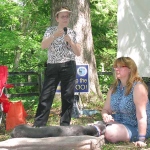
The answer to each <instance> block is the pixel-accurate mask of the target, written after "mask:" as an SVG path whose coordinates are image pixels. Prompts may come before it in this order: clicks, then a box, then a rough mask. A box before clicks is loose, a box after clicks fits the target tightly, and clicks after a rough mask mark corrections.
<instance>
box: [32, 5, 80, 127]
mask: <svg viewBox="0 0 150 150" xmlns="http://www.w3.org/2000/svg"><path fill="white" fill-rule="evenodd" d="M70 15H71V11H70V9H69V8H68V7H61V8H58V9H57V10H56V13H55V17H56V21H57V23H58V25H57V26H52V27H49V28H47V30H46V32H45V34H44V37H43V40H42V43H41V47H42V49H48V60H47V68H46V71H45V78H44V84H43V89H42V92H41V96H40V99H39V104H38V108H37V112H36V115H35V121H34V125H33V126H36V127H40V126H46V124H47V121H48V117H49V113H50V109H51V106H52V103H53V99H54V96H55V92H56V89H57V85H58V84H59V82H61V102H62V107H61V115H60V116H61V119H60V125H62V126H68V125H70V121H71V112H72V107H73V100H74V88H75V80H76V63H75V56H80V53H81V49H80V45H79V44H78V43H77V39H76V33H75V31H73V30H72V29H70V28H68V24H69V19H70Z"/></svg>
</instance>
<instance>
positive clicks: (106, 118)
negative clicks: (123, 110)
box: [103, 114, 114, 123]
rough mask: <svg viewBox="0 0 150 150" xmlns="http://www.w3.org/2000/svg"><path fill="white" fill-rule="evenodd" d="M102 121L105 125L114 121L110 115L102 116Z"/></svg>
mask: <svg viewBox="0 0 150 150" xmlns="http://www.w3.org/2000/svg"><path fill="white" fill-rule="evenodd" d="M103 121H104V122H105V123H108V122H112V121H114V119H113V117H112V115H108V114H103Z"/></svg>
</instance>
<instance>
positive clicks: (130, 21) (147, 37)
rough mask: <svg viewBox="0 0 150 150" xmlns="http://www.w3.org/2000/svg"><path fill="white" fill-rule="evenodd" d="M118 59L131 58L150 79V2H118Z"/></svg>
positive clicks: (137, 0) (140, 71)
mask: <svg viewBox="0 0 150 150" xmlns="http://www.w3.org/2000/svg"><path fill="white" fill-rule="evenodd" d="M117 19H118V51H117V57H121V56H129V57H131V58H132V59H133V60H134V61H135V62H136V64H137V66H138V69H139V73H140V76H141V77H150V0H118V14H117Z"/></svg>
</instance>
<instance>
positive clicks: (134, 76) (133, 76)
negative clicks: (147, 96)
mask: <svg viewBox="0 0 150 150" xmlns="http://www.w3.org/2000/svg"><path fill="white" fill-rule="evenodd" d="M118 65H119V66H126V67H128V68H129V69H130V74H129V78H128V80H127V84H126V91H125V95H128V94H129V93H130V91H131V89H132V86H133V83H134V82H141V83H142V84H143V85H144V86H145V88H146V89H147V90H148V87H147V85H146V84H145V83H144V81H143V79H142V78H141V77H140V76H139V74H138V69H137V66H136V64H135V62H134V60H133V59H131V58H130V57H120V58H117V59H116V60H115V61H114V64H113V67H114V68H115V67H117V66H118ZM119 83H120V79H117V78H115V79H114V83H113V85H112V86H111V88H112V93H114V92H116V89H117V86H118V84H119Z"/></svg>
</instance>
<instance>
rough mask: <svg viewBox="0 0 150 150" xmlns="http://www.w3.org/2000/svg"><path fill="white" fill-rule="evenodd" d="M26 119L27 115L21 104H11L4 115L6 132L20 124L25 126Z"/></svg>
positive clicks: (19, 102)
mask: <svg viewBox="0 0 150 150" xmlns="http://www.w3.org/2000/svg"><path fill="white" fill-rule="evenodd" d="M26 117H27V113H26V111H25V109H24V106H23V104H22V102H21V101H18V102H11V103H10V108H9V111H8V113H7V115H6V130H11V129H13V128H15V127H16V126H17V125H20V124H26Z"/></svg>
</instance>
